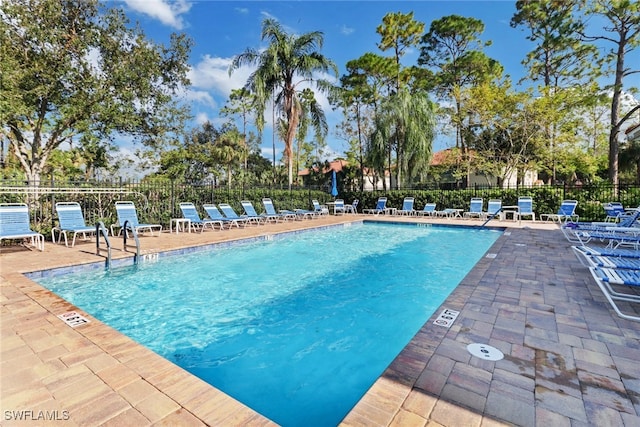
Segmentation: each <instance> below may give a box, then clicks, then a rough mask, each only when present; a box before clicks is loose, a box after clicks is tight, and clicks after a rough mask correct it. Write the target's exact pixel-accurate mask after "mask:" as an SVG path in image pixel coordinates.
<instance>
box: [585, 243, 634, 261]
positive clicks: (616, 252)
mask: <svg viewBox="0 0 640 427" xmlns="http://www.w3.org/2000/svg"><path fill="white" fill-rule="evenodd" d="M572 248H573V250H574V251H580V252H583V253H584V254H585V255H587V256H613V257H625V258H640V251H638V250H635V249H629V248H606V247H592V246H584V245H582V246H572Z"/></svg>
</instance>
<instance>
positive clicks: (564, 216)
mask: <svg viewBox="0 0 640 427" xmlns="http://www.w3.org/2000/svg"><path fill="white" fill-rule="evenodd" d="M576 206H578V201H577V200H563V201H562V203H561V204H560V207H559V208H558V212H556V213H554V214H540V220H541V221H553V222H567V221H578V220H579V219H580V217H579V216H578V215H576Z"/></svg>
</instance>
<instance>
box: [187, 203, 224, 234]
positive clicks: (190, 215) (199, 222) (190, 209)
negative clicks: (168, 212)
mask: <svg viewBox="0 0 640 427" xmlns="http://www.w3.org/2000/svg"><path fill="white" fill-rule="evenodd" d="M180 211H182V217H183V218H186V219H188V220H189V227H193V228H199V229H200V232H201V233H202V232H204V230H205V229H206V228H207V226H209V227H211V229H212V230H215V226H216V225H217V226H218V227H220V229H222V228H223V223H222V221H221V220H219V219H210V218H205V219H202V217H200V214H199V213H198V210H197V209H196V206H195V205H194V204H193V203H190V202H182V203H180Z"/></svg>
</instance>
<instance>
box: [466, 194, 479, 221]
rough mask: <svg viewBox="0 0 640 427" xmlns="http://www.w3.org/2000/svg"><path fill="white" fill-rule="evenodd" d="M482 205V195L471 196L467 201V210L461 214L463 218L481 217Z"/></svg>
mask: <svg viewBox="0 0 640 427" xmlns="http://www.w3.org/2000/svg"><path fill="white" fill-rule="evenodd" d="M483 205H484V200H483V199H482V197H472V198H471V201H470V202H469V210H468V211H467V212H464V213H463V214H462V216H463V217H464V218H482V216H483V215H484V212H483V211H482V206H483Z"/></svg>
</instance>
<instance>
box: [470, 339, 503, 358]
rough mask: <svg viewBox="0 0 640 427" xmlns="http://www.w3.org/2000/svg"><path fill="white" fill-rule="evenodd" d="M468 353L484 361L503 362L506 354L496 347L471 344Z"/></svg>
mask: <svg viewBox="0 0 640 427" xmlns="http://www.w3.org/2000/svg"><path fill="white" fill-rule="evenodd" d="M467 351H468V352H469V353H471V354H472V355H474V356H476V357H479V358H480V359H484V360H492V361H495V360H501V359H502V358H503V357H504V354H502V352H501V351H500V350H498V349H497V348H495V347H491V346H490V345H486V344H478V343H474V344H469V345H468V346H467Z"/></svg>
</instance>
